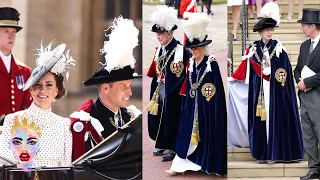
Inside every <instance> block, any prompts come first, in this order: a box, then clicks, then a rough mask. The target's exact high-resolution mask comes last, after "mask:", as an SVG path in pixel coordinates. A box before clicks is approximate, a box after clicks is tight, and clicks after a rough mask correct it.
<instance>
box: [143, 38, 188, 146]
mask: <svg viewBox="0 0 320 180" xmlns="http://www.w3.org/2000/svg"><path fill="white" fill-rule="evenodd" d="M177 44H180V42H179V41H177V40H176V39H175V38H173V39H172V41H171V42H170V43H169V44H168V45H167V46H166V48H165V49H166V51H168V52H167V56H169V54H170V53H171V51H172V50H173V49H174V48H175V47H176V46H177ZM161 53H162V50H160V53H159V56H160V55H161ZM189 58H190V53H189V52H188V51H187V50H184V52H183V63H184V69H183V71H182V74H181V75H180V77H177V76H176V74H174V73H173V72H172V71H171V70H170V64H171V62H172V61H173V60H174V54H173V55H172V56H171V58H170V60H169V62H168V63H167V66H166V68H165V97H164V104H162V103H160V100H159V109H158V115H156V116H155V115H152V114H150V113H148V132H149V136H150V138H151V139H153V140H155V141H156V145H155V147H156V148H159V149H169V150H173V151H174V149H175V146H176V139H177V134H178V130H179V122H180V113H181V100H182V97H181V95H180V94H179V92H180V89H181V86H182V84H183V80H184V78H185V74H186V71H185V67H186V65H187V62H188V60H189ZM157 86H158V82H157V77H156V73H153V78H152V82H151V91H150V99H151V98H152V95H153V93H154V91H155V90H156V88H157Z"/></svg>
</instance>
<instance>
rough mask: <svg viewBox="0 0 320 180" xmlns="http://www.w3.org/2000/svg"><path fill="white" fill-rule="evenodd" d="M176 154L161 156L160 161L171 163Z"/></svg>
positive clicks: (170, 153)
mask: <svg viewBox="0 0 320 180" xmlns="http://www.w3.org/2000/svg"><path fill="white" fill-rule="evenodd" d="M175 155H176V153H174V152H172V151H170V152H169V153H168V154H166V155H164V156H162V158H161V161H162V162H166V161H172V160H173V159H174V156H175Z"/></svg>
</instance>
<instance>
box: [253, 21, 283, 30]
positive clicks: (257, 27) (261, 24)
mask: <svg viewBox="0 0 320 180" xmlns="http://www.w3.org/2000/svg"><path fill="white" fill-rule="evenodd" d="M275 27H277V22H276V21H275V20H274V19H272V18H262V19H260V21H259V22H258V23H257V24H255V25H254V27H253V32H257V31H260V30H263V29H267V28H275Z"/></svg>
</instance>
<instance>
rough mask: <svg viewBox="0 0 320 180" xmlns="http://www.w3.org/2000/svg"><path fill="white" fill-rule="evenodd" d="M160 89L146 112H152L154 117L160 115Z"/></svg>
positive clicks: (155, 92) (154, 94) (155, 93)
mask: <svg viewBox="0 0 320 180" xmlns="http://www.w3.org/2000/svg"><path fill="white" fill-rule="evenodd" d="M158 101H159V88H157V89H156V90H155V91H154V93H153V96H152V99H151V101H150V102H149V104H148V106H147V108H146V110H147V111H149V112H150V114H152V115H155V116H156V115H157V114H158V108H159V103H158Z"/></svg>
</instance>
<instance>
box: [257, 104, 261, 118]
mask: <svg viewBox="0 0 320 180" xmlns="http://www.w3.org/2000/svg"><path fill="white" fill-rule="evenodd" d="M261 109H262V106H261V105H257V109H256V116H257V117H261Z"/></svg>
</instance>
